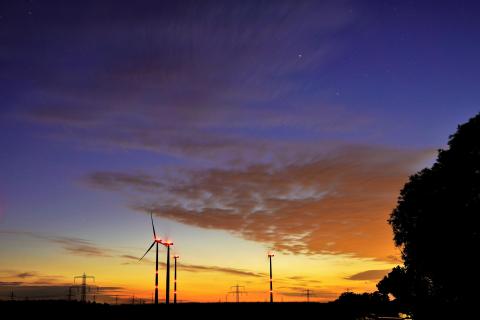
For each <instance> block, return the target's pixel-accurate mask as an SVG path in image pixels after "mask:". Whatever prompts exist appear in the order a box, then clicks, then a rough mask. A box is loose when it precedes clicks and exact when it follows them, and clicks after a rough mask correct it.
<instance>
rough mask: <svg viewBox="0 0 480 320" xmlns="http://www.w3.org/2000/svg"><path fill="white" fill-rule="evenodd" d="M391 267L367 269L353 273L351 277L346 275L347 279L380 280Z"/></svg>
mask: <svg viewBox="0 0 480 320" xmlns="http://www.w3.org/2000/svg"><path fill="white" fill-rule="evenodd" d="M390 271H392V270H391V269H386V270H367V271H362V272H359V273H356V274H353V275H351V276H349V277H346V278H345V279H347V280H357V281H358V280H362V281H378V280H380V279H382V278H383V277H384V276H386V275H387V274H388V273H389V272H390Z"/></svg>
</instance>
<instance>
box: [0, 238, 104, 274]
mask: <svg viewBox="0 0 480 320" xmlns="http://www.w3.org/2000/svg"><path fill="white" fill-rule="evenodd" d="M0 233H3V234H12V235H23V236H27V237H33V238H36V239H41V240H45V241H48V242H50V243H54V244H58V245H60V246H61V247H62V248H63V249H64V250H65V251H66V252H68V253H69V254H72V255H77V256H84V257H111V256H112V250H109V249H105V248H101V247H99V246H97V245H95V244H93V243H92V242H91V241H89V240H86V239H82V238H74V237H65V236H55V235H45V234H41V233H36V232H27V231H16V230H0ZM24 276H25V277H28V276H29V274H28V273H25V274H24Z"/></svg>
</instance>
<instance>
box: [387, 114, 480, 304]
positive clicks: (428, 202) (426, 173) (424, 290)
mask: <svg viewBox="0 0 480 320" xmlns="http://www.w3.org/2000/svg"><path fill="white" fill-rule="evenodd" d="M389 223H390V224H391V226H392V228H393V232H394V241H395V244H396V245H397V246H398V247H399V248H400V249H401V251H402V258H403V261H404V265H405V269H402V268H400V267H399V268H400V269H399V268H396V269H394V270H393V271H392V273H391V274H390V275H388V276H387V277H386V278H384V280H382V282H380V283H379V286H380V288H381V290H380V291H382V290H383V292H388V293H392V294H393V295H394V296H397V295H398V297H408V296H410V297H412V298H413V299H414V300H415V301H416V302H417V303H419V304H421V303H423V302H426V301H435V302H437V303H438V302H441V303H446V304H459V303H460V304H463V303H472V302H473V300H474V299H473V298H474V297H475V296H476V294H474V291H473V290H477V289H476V287H478V285H479V284H480V281H479V275H478V272H479V271H478V270H479V268H478V264H477V261H478V260H479V258H480V114H478V115H477V116H475V117H474V118H472V119H470V120H469V121H468V122H467V123H465V124H463V125H460V126H459V127H458V130H457V132H456V133H455V134H453V135H452V136H450V139H449V142H448V148H447V149H446V150H439V152H438V158H437V160H436V162H435V163H434V164H433V166H432V167H431V168H427V169H423V170H422V171H420V172H418V173H416V174H414V175H413V176H411V177H410V179H409V181H408V182H407V183H406V184H405V186H404V188H403V189H402V191H401V193H400V196H399V199H398V204H397V207H396V208H395V209H394V210H393V212H392V214H391V217H390V219H389ZM401 278H403V281H405V282H408V283H409V285H404V286H402V287H398V288H397V289H395V288H394V287H396V286H398V285H400V283H401ZM380 288H379V289H380ZM395 290H396V292H393V291H395ZM405 290H406V291H405Z"/></svg>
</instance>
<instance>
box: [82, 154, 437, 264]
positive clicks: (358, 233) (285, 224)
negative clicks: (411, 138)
mask: <svg viewBox="0 0 480 320" xmlns="http://www.w3.org/2000/svg"><path fill="white" fill-rule="evenodd" d="M432 154H433V153H432V150H399V149H392V148H385V147H375V146H348V147H346V148H340V149H338V150H336V151H332V152H331V153H329V154H328V155H323V156H321V157H319V158H316V159H312V160H310V161H307V162H304V163H291V164H287V165H285V166H283V167H278V166H274V165H271V164H258V165H252V166H247V167H246V168H243V169H228V170H224V169H206V170H190V171H184V172H183V176H182V177H173V178H172V177H169V176H166V175H165V176H159V177H157V178H156V179H157V180H155V181H158V187H157V188H153V189H150V190H149V191H148V192H145V188H143V187H139V186H138V183H139V181H141V179H140V178H139V177H138V176H136V175H135V174H133V176H132V177H131V179H132V180H134V181H135V183H133V184H132V183H129V182H128V180H130V179H125V174H126V173H124V172H123V173H117V172H94V173H92V174H90V175H89V176H88V177H87V181H88V183H90V185H93V186H95V187H105V186H107V187H108V188H106V189H109V190H116V191H117V192H118V191H120V192H126V193H134V194H135V196H136V201H134V203H130V204H129V205H130V206H131V207H132V208H135V209H137V210H139V211H149V210H153V211H154V212H155V214H156V215H158V216H161V217H164V218H168V219H172V220H175V221H178V222H181V223H184V224H187V225H193V226H197V227H201V228H207V229H221V230H227V231H230V232H232V233H234V234H237V235H239V236H241V237H243V238H246V239H250V240H254V241H259V242H263V243H269V244H271V245H273V246H274V247H275V248H276V249H277V250H283V251H287V252H292V253H305V254H316V253H327V254H349V255H353V256H357V257H362V258H375V259H379V260H383V261H391V260H392V256H397V255H398V253H397V252H396V250H395V249H394V247H393V244H392V241H391V231H390V229H389V227H388V225H387V223H386V220H387V218H388V214H389V213H390V211H391V210H392V208H393V207H394V204H395V199H396V197H397V194H398V190H399V189H400V188H401V186H402V184H403V183H404V182H405V181H406V179H407V178H408V175H409V174H411V173H412V172H414V170H415V167H416V166H418V165H419V163H421V162H422V161H425V159H429V158H430V157H431V156H432ZM140 177H142V176H140ZM143 177H145V176H143ZM152 179H154V178H153V176H149V177H148V179H146V180H145V184H146V186H147V187H151V186H152V182H151V181H152ZM103 181H106V183H104V182H103Z"/></svg>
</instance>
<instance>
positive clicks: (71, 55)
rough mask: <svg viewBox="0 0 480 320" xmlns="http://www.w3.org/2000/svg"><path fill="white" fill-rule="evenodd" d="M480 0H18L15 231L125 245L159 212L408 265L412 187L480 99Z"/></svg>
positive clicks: (11, 198)
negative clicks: (393, 213)
mask: <svg viewBox="0 0 480 320" xmlns="http://www.w3.org/2000/svg"><path fill="white" fill-rule="evenodd" d="M479 9H480V7H479V6H478V5H477V4H476V3H475V2H474V1H362V2H360V1H135V2H130V3H129V4H128V5H127V2H124V1H69V2H68V4H67V2H65V1H33V0H32V1H9V2H7V1H4V2H2V3H1V4H0V99H1V100H0V102H1V104H0V129H1V131H0V133H1V134H0V230H2V231H4V232H7V231H8V232H9V233H5V234H4V235H3V236H4V237H10V238H11V239H12V237H15V236H14V232H19V233H21V232H43V233H45V234H55V235H62V236H63V235H65V234H69V233H73V234H74V235H75V236H77V237H81V238H82V239H88V240H92V241H97V242H101V243H105V244H107V245H110V244H112V243H113V242H115V241H117V238H116V237H117V236H116V235H118V234H123V235H125V234H129V236H131V237H134V236H135V232H137V230H140V228H141V227H143V225H144V223H145V216H142V215H139V214H138V212H143V211H145V210H146V209H148V208H155V209H156V210H157V216H158V217H161V219H162V221H163V222H162V223H163V225H162V228H163V232H165V233H166V234H169V235H172V236H175V237H176V238H177V239H178V238H181V237H186V238H188V237H192V239H193V238H194V237H195V236H192V235H191V232H193V231H191V229H189V228H190V227H192V228H199V230H207V231H212V232H213V233H212V238H213V239H215V241H222V240H221V239H222V235H221V234H220V235H219V234H216V233H215V232H217V231H221V232H226V233H228V234H230V235H233V236H234V237H236V238H238V239H243V240H248V241H254V242H257V243H260V244H262V245H265V246H267V247H268V246H272V247H276V248H278V249H279V250H284V251H285V252H290V253H295V254H299V255H311V254H353V255H354V256H358V257H361V258H373V259H378V260H382V261H390V260H389V259H388V258H387V257H386V254H387V251H388V250H389V249H388V250H387V249H385V250H383V249H379V250H378V251H375V250H370V248H371V245H369V244H371V243H372V241H375V239H387V240H388V234H389V232H390V231H389V229H388V226H387V224H386V223H384V221H385V219H386V217H387V215H388V213H389V212H390V210H391V208H393V204H394V203H392V199H394V198H395V196H396V193H398V189H399V187H400V186H401V184H402V183H401V182H402V181H404V180H405V179H406V178H407V177H408V175H409V174H411V173H413V172H414V171H415V170H417V169H419V168H421V167H422V166H425V165H428V164H429V162H430V161H431V160H432V159H433V157H434V151H435V150H436V149H438V148H442V147H444V146H445V145H446V141H447V138H448V135H449V134H452V133H453V132H454V130H455V128H456V126H457V125H458V124H459V123H462V122H465V121H466V120H468V119H469V118H470V117H472V116H473V115H475V114H476V113H477V112H478V111H479V110H480V108H479V104H478V101H479V100H480V90H478V83H479V74H480V63H479V60H478V57H480V43H479V42H478V41H477V38H478V35H479V34H480V22H479V20H478V12H479ZM372 194H373V195H374V196H372ZM385 199H388V200H385ZM369 209H371V210H372V212H375V214H371V213H370V211H369ZM381 221H383V222H382V223H384V228H385V229H384V230H383V229H382V230H383V231H382V232H381V233H380V234H376V233H374V234H373V235H372V237H366V238H362V239H363V240H361V241H358V240H355V239H352V238H351V237H350V236H351V235H352V234H358V235H359V236H361V235H365V234H370V232H374V231H372V230H374V229H375V230H376V229H377V226H378V225H380V222H381ZM147 222H148V221H147ZM346 223H347V224H348V223H351V224H352V225H353V227H351V228H350V227H348V228H346V227H345V224H346ZM326 226H328V228H331V229H330V231H329V232H326V231H325V228H326ZM195 230H196V229H195ZM12 232H13V233H12ZM199 232H200V231H199ZM375 232H376V231H375ZM347 235H348V236H347ZM197 236H198V237H200V238H201V237H205V235H197ZM332 239H333V240H332ZM232 241H233V240H232ZM354 243H355V245H354ZM388 246H389V248H390V247H393V245H392V244H391V243H388ZM10 250H11V249H8V250H7V248H6V247H2V244H0V252H2V251H3V253H2V256H3V255H5V257H7V256H9V254H10ZM139 250H140V251H141V250H142V249H139ZM225 250H227V249H225ZM2 260H3V259H2ZM199 263H204V261H202V260H201V259H200V260H199ZM25 271H28V270H19V272H25ZM374 271H375V270H374ZM377 271H378V270H377ZM380 271H381V270H380Z"/></svg>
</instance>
